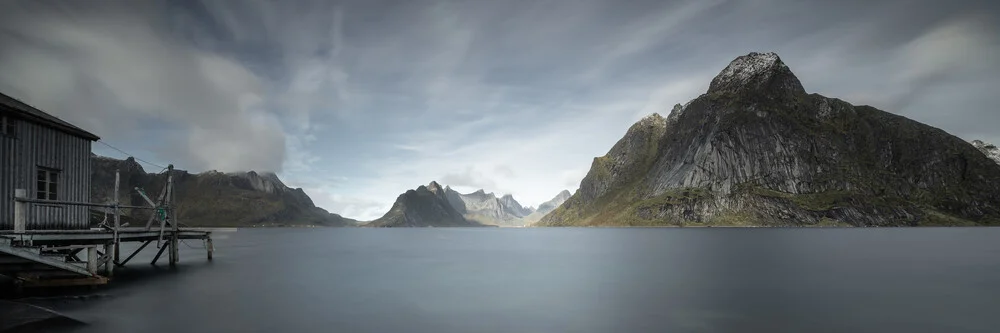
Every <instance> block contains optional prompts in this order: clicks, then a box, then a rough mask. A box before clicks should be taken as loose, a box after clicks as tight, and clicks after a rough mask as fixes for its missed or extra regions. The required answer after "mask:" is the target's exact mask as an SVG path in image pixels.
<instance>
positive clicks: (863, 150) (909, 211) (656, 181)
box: [538, 53, 1000, 226]
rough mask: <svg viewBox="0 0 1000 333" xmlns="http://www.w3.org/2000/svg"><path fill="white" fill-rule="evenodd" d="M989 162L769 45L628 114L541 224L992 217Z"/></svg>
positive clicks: (992, 166) (849, 222) (999, 189)
mask: <svg viewBox="0 0 1000 333" xmlns="http://www.w3.org/2000/svg"><path fill="white" fill-rule="evenodd" d="M998 179H1000V165H998V164H997V163H994V161H993V160H991V159H989V158H988V157H987V156H986V155H984V154H983V153H982V152H980V151H979V150H977V149H976V147H974V146H973V145H971V144H969V143H968V142H965V141H963V140H962V139H959V138H957V137H955V136H953V135H950V134H948V133H946V132H944V131H942V130H940V129H937V128H934V127H931V126H928V125H924V124H921V123H918V122H916V121H913V120H910V119H907V118H905V117H902V116H898V115H894V114H891V113H888V112H884V111H881V110H878V109H875V108H873V107H870V106H855V105H851V104H850V103H848V102H845V101H842V100H839V99H834V98H827V97H824V96H821V95H818V94H808V93H806V91H805V89H804V88H803V87H802V84H801V83H800V82H799V80H798V78H796V77H795V75H794V74H793V73H792V71H791V70H790V69H789V68H788V66H786V65H785V64H784V63H783V62H782V61H781V59H780V58H779V57H778V56H777V55H776V54H774V53H750V54H748V55H745V56H741V57H738V58H737V59H736V60H734V61H732V62H731V63H730V64H729V65H728V66H727V67H726V68H725V69H723V70H722V72H720V73H719V75H718V76H716V77H715V78H714V79H713V80H712V82H711V84H710V86H709V89H708V91H707V92H706V93H705V94H703V95H701V96H699V97H698V98H695V99H694V100H692V101H690V102H688V103H686V104H684V105H677V106H675V107H674V108H673V110H672V111H671V112H670V114H669V115H668V116H667V117H666V118H664V117H662V116H660V115H659V114H653V115H650V116H648V117H646V118H645V119H642V120H641V121H639V122H637V123H636V124H635V125H633V126H632V127H631V128H630V129H629V130H628V132H627V133H626V134H625V136H624V137H623V138H622V139H621V140H620V141H618V143H617V144H615V145H614V147H612V148H611V150H610V151H609V152H608V154H607V155H605V156H602V157H598V158H595V159H594V161H593V164H592V166H591V169H590V172H589V173H588V174H587V176H586V177H585V178H584V179H583V181H582V182H581V185H580V190H579V191H577V193H576V194H574V195H573V197H571V198H570V199H569V200H567V201H566V202H565V203H564V204H563V205H562V206H560V207H559V208H557V209H556V210H555V211H553V212H552V213H550V214H548V215H546V216H545V217H544V218H542V220H541V221H539V223H538V224H539V225H543V226H589V225H745V226H809V225H844V226H918V225H998V224H1000V183H998Z"/></svg>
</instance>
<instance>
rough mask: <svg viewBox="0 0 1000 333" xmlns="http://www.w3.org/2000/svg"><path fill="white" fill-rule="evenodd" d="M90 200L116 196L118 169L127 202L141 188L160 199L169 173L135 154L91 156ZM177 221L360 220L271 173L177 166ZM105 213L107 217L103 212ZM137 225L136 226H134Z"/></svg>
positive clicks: (133, 215) (139, 214)
mask: <svg viewBox="0 0 1000 333" xmlns="http://www.w3.org/2000/svg"><path fill="white" fill-rule="evenodd" d="M91 165H92V170H93V171H92V172H93V174H92V179H91V186H92V187H91V201H92V202H98V203H110V202H112V201H113V200H114V198H113V197H114V182H115V170H119V171H120V175H121V176H120V177H121V178H120V179H121V187H120V191H121V195H120V197H121V200H122V203H123V204H127V205H135V206H145V205H146V203H145V200H143V199H142V197H141V196H140V195H139V194H138V192H136V191H135V190H134V188H136V187H139V188H142V189H143V190H144V191H145V192H146V193H147V194H148V195H149V196H150V197H151V198H152V199H154V200H155V199H156V197H157V196H158V195H159V193H160V191H161V190H162V189H163V186H164V184H166V174H165V173H162V174H156V173H147V172H146V171H145V170H143V168H142V166H141V165H139V163H136V161H135V159H133V158H128V159H126V160H118V159H113V158H108V157H102V156H97V155H91ZM174 177H175V179H174V182H175V188H176V191H177V193H176V195H175V199H176V200H177V203H176V204H177V213H178V221H179V222H180V223H182V224H183V225H188V226H210V227H251V226H338V227H339V226H352V225H356V224H357V223H358V222H357V221H355V220H352V219H348V218H344V217H342V216H340V215H337V214H331V213H329V212H327V211H326V210H323V209H322V208H319V207H316V206H315V205H314V204H313V202H312V200H311V199H310V198H309V196H308V195H306V194H305V192H303V191H302V189H301V188H296V189H292V188H289V187H288V186H286V185H285V184H284V183H282V182H281V180H280V179H278V176H277V175H275V174H273V173H260V174H258V173H256V172H254V171H249V172H239V173H221V172H215V171H210V172H205V173H200V174H191V173H188V172H186V171H183V170H175V173H174ZM125 213H127V214H128V215H127V216H126V219H127V220H128V221H132V222H133V223H138V224H142V225H145V223H146V221H147V218H148V216H149V215H147V214H148V212H147V211H142V210H136V211H131V210H125ZM102 218H103V217H102ZM133 226H135V225H133Z"/></svg>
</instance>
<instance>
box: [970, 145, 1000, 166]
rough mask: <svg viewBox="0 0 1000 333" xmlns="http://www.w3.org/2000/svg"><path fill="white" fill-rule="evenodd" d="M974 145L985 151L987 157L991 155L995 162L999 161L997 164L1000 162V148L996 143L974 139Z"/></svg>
mask: <svg viewBox="0 0 1000 333" xmlns="http://www.w3.org/2000/svg"><path fill="white" fill-rule="evenodd" d="M972 146H973V147H976V149H979V151H981V152H983V154H985V155H986V157H989V158H990V159H991V160H993V161H994V162H997V164H1000V148H997V146H996V145H994V144H992V143H985V142H982V141H980V140H973V141H972Z"/></svg>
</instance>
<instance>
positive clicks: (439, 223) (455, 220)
mask: <svg viewBox="0 0 1000 333" xmlns="http://www.w3.org/2000/svg"><path fill="white" fill-rule="evenodd" d="M364 226H367V227H381V228H398V227H474V226H482V224H480V223H477V222H475V221H470V220H467V219H465V217H464V216H463V214H462V212H460V211H459V210H457V209H456V208H455V206H453V205H452V202H449V198H448V196H446V190H445V189H443V188H441V185H439V184H438V183H437V182H431V183H430V184H428V185H426V186H424V185H421V186H420V187H417V189H415V190H408V191H406V192H405V193H403V194H400V195H399V197H398V198H396V202H395V203H394V204H393V205H392V208H391V209H390V210H389V212H387V213H386V214H385V215H383V216H382V217H381V218H379V219H377V220H374V221H371V222H368V223H366V224H365V225H364Z"/></svg>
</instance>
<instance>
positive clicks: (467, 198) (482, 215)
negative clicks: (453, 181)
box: [444, 186, 534, 226]
mask: <svg viewBox="0 0 1000 333" xmlns="http://www.w3.org/2000/svg"><path fill="white" fill-rule="evenodd" d="M444 191H445V197H446V198H447V199H448V203H450V204H451V206H452V207H455V209H456V210H457V211H458V212H459V213H461V214H462V216H464V217H465V218H466V219H468V220H472V221H476V222H478V223H481V224H488V225H497V226H521V225H524V221H523V218H524V217H526V216H528V215H529V214H531V213H532V212H534V210H533V209H531V208H525V207H523V206H521V204H520V203H518V202H517V200H514V196H512V195H510V194H505V195H503V196H502V197H500V198H497V197H496V195H495V194H493V193H486V191H484V190H482V189H480V190H478V191H475V192H472V193H469V194H461V193H458V192H457V191H455V190H453V189H452V188H451V187H450V186H446V187H445V189H444Z"/></svg>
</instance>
